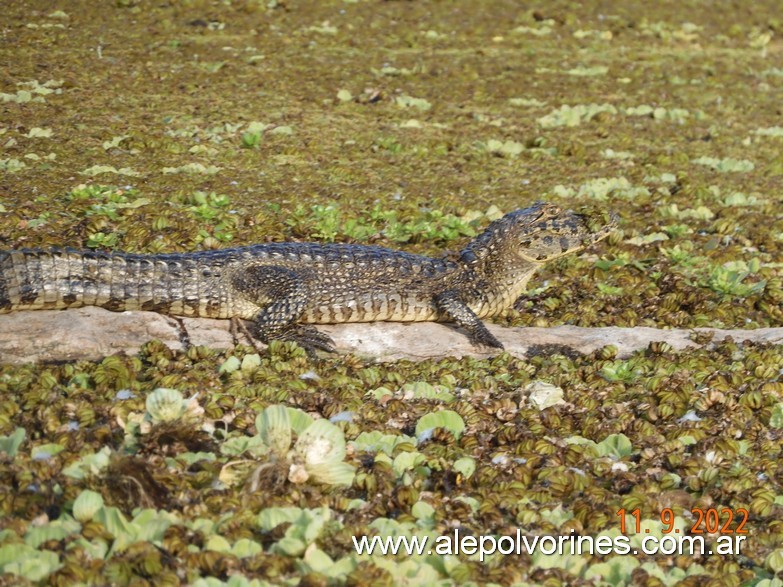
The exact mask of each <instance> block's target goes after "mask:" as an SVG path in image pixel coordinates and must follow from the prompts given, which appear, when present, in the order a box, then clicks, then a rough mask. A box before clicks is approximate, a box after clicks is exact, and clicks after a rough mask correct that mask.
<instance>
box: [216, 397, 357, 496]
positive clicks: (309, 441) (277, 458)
mask: <svg viewBox="0 0 783 587" xmlns="http://www.w3.org/2000/svg"><path fill="white" fill-rule="evenodd" d="M255 424H256V430H257V431H258V433H257V435H256V437H254V438H250V439H239V440H237V439H230V440H228V441H226V443H224V448H223V452H224V454H226V453H228V454H242V453H244V452H246V451H247V452H249V453H250V454H252V455H253V456H255V457H257V458H259V459H263V458H264V457H266V462H264V463H261V464H260V465H259V466H258V467H257V468H256V470H255V472H254V473H253V475H252V476H251V484H250V488H251V491H255V490H257V489H258V477H259V475H260V473H261V472H262V471H263V470H264V469H265V468H267V467H268V466H270V465H272V464H283V465H285V466H287V469H288V480H289V481H290V482H291V483H297V484H299V483H305V482H307V481H310V480H312V481H316V482H319V483H324V484H327V485H350V484H351V483H352V482H353V476H354V472H355V468H354V467H353V465H350V464H348V463H345V462H343V461H344V459H345V436H344V435H343V432H342V430H340V429H339V428H338V427H337V426H335V425H334V424H332V423H331V422H329V421H328V420H325V419H321V420H315V421H314V420H313V418H311V417H310V416H309V415H307V414H306V413H305V412H303V411H302V410H298V409H296V408H289V407H286V406H282V405H274V406H269V407H268V408H266V409H265V410H264V411H262V412H261V413H260V414H259V415H258V416H257V417H256V422H255ZM294 435H296V441H295V442H294V441H293V438H294ZM292 442H293V446H292ZM249 462H250V461H239V462H231V463H227V464H226V465H225V466H224V467H223V469H222V470H221V473H220V479H221V481H222V482H224V483H226V484H229V485H231V484H234V483H236V482H237V481H238V480H239V478H240V477H241V475H239V474H237V473H235V472H234V469H235V467H236V466H237V465H246V464H248V463H249Z"/></svg>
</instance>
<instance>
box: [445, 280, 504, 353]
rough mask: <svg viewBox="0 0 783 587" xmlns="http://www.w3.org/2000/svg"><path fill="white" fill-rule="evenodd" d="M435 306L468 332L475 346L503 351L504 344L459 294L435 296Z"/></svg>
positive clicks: (451, 292)
mask: <svg viewBox="0 0 783 587" xmlns="http://www.w3.org/2000/svg"><path fill="white" fill-rule="evenodd" d="M435 305H436V306H437V308H438V310H440V312H441V313H443V314H444V315H445V317H446V318H448V319H449V320H452V321H453V322H455V323H456V324H457V326H459V327H461V328H464V329H465V330H467V331H468V339H469V340H470V342H472V343H473V344H474V345H477V346H486V347H491V348H495V349H502V348H503V343H502V342H500V341H499V340H498V339H497V338H495V337H494V336H493V335H492V333H491V332H490V331H489V330H487V327H486V326H485V325H484V323H483V322H482V321H481V319H480V318H479V317H478V316H476V313H475V312H474V311H473V310H471V309H470V308H469V307H468V305H467V304H466V303H465V302H463V301H462V300H461V299H460V297H459V294H457V292H455V291H453V290H449V291H445V292H443V293H442V294H439V295H437V296H435Z"/></svg>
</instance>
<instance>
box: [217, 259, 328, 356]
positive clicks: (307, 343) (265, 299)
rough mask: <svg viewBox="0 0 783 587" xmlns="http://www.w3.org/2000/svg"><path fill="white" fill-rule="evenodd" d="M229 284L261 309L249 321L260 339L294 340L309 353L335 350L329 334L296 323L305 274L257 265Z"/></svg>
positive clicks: (301, 307)
mask: <svg viewBox="0 0 783 587" xmlns="http://www.w3.org/2000/svg"><path fill="white" fill-rule="evenodd" d="M232 285H233V287H234V289H235V291H236V292H237V293H239V294H240V295H241V296H242V297H244V298H245V299H246V300H248V301H250V302H252V303H254V304H257V305H258V306H259V307H260V308H261V309H260V310H259V312H258V314H256V316H255V318H253V321H252V322H251V323H250V331H251V332H252V334H253V335H254V336H255V337H256V338H258V339H259V340H260V341H261V342H264V343H267V344H268V343H269V342H270V341H271V340H290V341H294V342H296V343H297V344H299V346H301V347H303V348H304V349H305V350H306V351H307V353H308V354H309V355H311V356H312V355H314V354H315V351H316V350H323V351H327V352H330V353H333V352H335V350H336V349H335V347H334V341H333V340H332V339H331V338H330V337H329V336H327V335H325V334H323V333H321V332H318V331H317V330H316V329H315V328H314V327H313V326H305V325H302V324H298V323H297V321H298V320H299V318H300V317H301V316H302V312H304V309H305V305H306V303H307V295H308V289H309V288H308V278H307V276H306V275H300V274H299V273H298V272H297V271H295V270H291V269H286V268H285V267H277V266H274V265H271V266H270V265H257V266H254V267H249V268H247V269H246V270H244V271H242V272H241V273H237V274H235V275H234V276H233V277H232Z"/></svg>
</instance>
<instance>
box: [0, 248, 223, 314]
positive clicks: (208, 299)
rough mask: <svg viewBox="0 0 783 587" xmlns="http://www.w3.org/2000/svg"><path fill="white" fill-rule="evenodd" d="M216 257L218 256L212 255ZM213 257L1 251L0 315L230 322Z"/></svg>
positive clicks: (23, 250)
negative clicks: (81, 310) (134, 313)
mask: <svg viewBox="0 0 783 587" xmlns="http://www.w3.org/2000/svg"><path fill="white" fill-rule="evenodd" d="M214 256H217V255H214ZM213 261H214V260H213V255H210V254H203V253H202V254H201V255H187V254H168V255H134V254H126V253H101V252H94V251H78V250H76V249H51V250H39V249H20V250H11V251H0V314H4V313H8V312H13V311H18V310H62V309H66V308H78V307H81V306H99V307H101V308H106V309H107V310H112V311H118V312H119V311H124V310H148V311H153V312H160V313H164V314H174V315H181V316H203V317H210V318H228V317H229V315H228V301H229V300H228V299H227V296H228V295H229V294H228V292H223V291H220V290H219V289H218V288H216V287H215V283H216V281H215V280H214V279H212V277H213V276H214V273H215V272H216V271H217V272H219V269H217V270H216V269H215V263H214V262H213Z"/></svg>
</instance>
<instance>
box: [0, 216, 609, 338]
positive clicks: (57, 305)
mask: <svg viewBox="0 0 783 587" xmlns="http://www.w3.org/2000/svg"><path fill="white" fill-rule="evenodd" d="M614 222H615V220H614V218H612V219H611V220H610V221H608V222H606V223H603V224H602V225H601V226H599V227H598V228H596V229H592V228H591V226H590V221H589V219H588V218H587V217H585V216H581V215H578V214H574V213H573V212H567V211H563V210H562V209H561V208H559V207H557V206H555V205H553V204H547V203H541V202H539V203H536V204H534V205H533V206H531V207H529V208H526V209H524V210H517V211H515V212H511V213H509V214H506V215H505V216H504V217H503V218H501V219H499V220H496V221H495V222H493V223H492V224H490V225H489V226H488V227H487V229H486V230H485V231H484V232H483V233H482V234H480V235H479V236H477V237H476V238H474V239H473V240H472V241H471V242H470V243H469V244H468V245H467V246H466V247H465V248H464V249H463V250H462V251H461V253H460V255H459V258H457V259H454V260H449V259H445V258H444V259H435V258H430V257H424V256H421V255H413V254H409V253H404V252H400V251H394V250H390V249H385V248H382V247H375V246H361V245H339V244H326V245H321V244H311V243H271V244H262V245H253V246H248V247H239V248H233V249H224V250H218V251H204V252H196V253H186V254H163V255H134V254H127V253H99V252H93V251H77V250H74V249H52V250H27V249H23V250H11V251H0V313H7V312H12V311H17V310H45V309H65V308H76V307H79V306H100V307H102V308H106V309H109V310H114V311H122V310H149V311H154V312H160V313H163V314H171V315H175V316H202V317H208V318H224V319H243V320H249V321H252V322H251V330H252V332H253V334H254V336H256V337H258V338H259V339H260V340H262V341H264V342H268V341H270V340H272V339H286V340H296V341H297V342H299V343H301V344H302V345H304V346H305V347H307V348H308V349H310V350H312V349H314V348H320V349H324V350H333V346H332V341H331V339H330V338H329V337H328V336H326V335H324V334H321V333H319V332H318V331H317V330H315V328H313V327H308V326H304V324H334V323H341V322H370V321H376V320H392V321H399V322H418V321H425V320H437V321H449V322H454V323H456V324H457V325H458V326H460V327H462V328H464V329H465V330H466V331H467V334H468V337H469V338H470V340H471V341H472V342H473V343H474V344H477V345H484V346H488V347H495V348H503V345H502V344H501V343H500V342H499V341H498V340H497V339H496V338H495V337H494V336H493V335H492V334H490V332H489V331H488V330H487V328H486V327H485V326H484V324H483V323H482V322H481V318H486V317H489V316H496V315H499V314H502V313H503V312H504V311H505V310H506V309H508V308H509V307H511V305H512V304H513V303H514V301H515V300H516V299H517V298H518V297H519V296H520V295H521V294H522V293H523V292H524V291H525V288H526V285H527V282H528V280H529V279H530V277H531V276H532V275H533V273H534V272H535V271H536V269H538V268H539V267H541V266H542V265H544V264H545V263H546V262H548V261H551V260H552V259H556V258H558V257H561V256H563V255H567V254H569V253H573V252H575V251H578V250H580V249H583V248H584V247H586V246H588V245H590V244H592V243H594V242H597V241H599V240H601V239H602V238H604V237H605V236H606V235H607V234H609V232H610V231H611V229H612V228H613V226H614Z"/></svg>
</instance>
